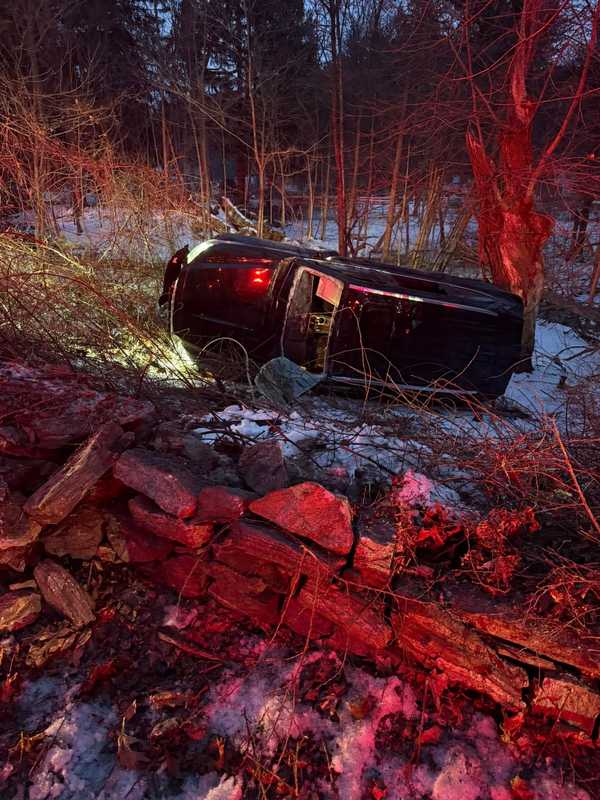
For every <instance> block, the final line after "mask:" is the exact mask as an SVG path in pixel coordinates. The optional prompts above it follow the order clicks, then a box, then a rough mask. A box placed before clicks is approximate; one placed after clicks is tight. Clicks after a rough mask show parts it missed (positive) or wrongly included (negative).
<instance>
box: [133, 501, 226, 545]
mask: <svg viewBox="0 0 600 800" xmlns="http://www.w3.org/2000/svg"><path fill="white" fill-rule="evenodd" d="M128 506H129V512H130V514H131V516H132V517H133V519H134V520H135V522H136V523H137V524H138V525H139V526H140V528H142V529H144V530H146V531H149V532H150V533H152V534H154V535H155V536H159V537H161V538H163V539H171V540H172V541H174V542H179V543H180V544H184V545H186V546H187V547H192V548H197V547H202V546H204V545H205V544H207V543H208V542H209V541H210V539H211V537H212V534H213V530H214V526H213V525H212V523H210V522H198V521H196V519H195V518H193V517H192V518H191V519H180V518H179V517H173V516H171V515H170V514H167V513H166V512H165V511H163V510H162V509H161V508H159V507H158V506H157V505H156V503H154V502H153V501H152V500H150V499H148V498H147V497H144V496H143V495H138V496H137V497H134V498H132V499H131V500H130V501H129V503H128Z"/></svg>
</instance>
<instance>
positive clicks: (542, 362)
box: [505, 320, 600, 414]
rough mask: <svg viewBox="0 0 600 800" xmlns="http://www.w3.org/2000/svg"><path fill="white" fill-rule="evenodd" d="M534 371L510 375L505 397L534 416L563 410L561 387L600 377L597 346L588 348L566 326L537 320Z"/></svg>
mask: <svg viewBox="0 0 600 800" xmlns="http://www.w3.org/2000/svg"><path fill="white" fill-rule="evenodd" d="M533 365H534V371H533V372H532V373H523V374H519V375H513V376H512V378H511V380H510V384H509V386H508V389H507V391H506V394H505V396H506V397H507V398H509V399H511V400H515V401H516V402H518V403H519V404H520V405H522V406H524V407H525V408H527V409H529V410H530V411H532V412H534V413H542V412H545V413H547V414H556V413H558V412H559V411H560V410H561V409H563V408H564V404H565V393H564V391H563V388H562V387H563V385H564V386H567V387H569V386H573V385H574V384H576V383H577V382H578V381H579V380H581V379H585V378H590V377H591V376H594V375H600V344H599V345H596V346H595V347H594V346H591V345H590V344H589V343H588V342H586V341H585V340H584V339H582V338H581V337H580V336H579V335H578V334H577V333H575V331H573V330H572V329H571V328H568V327H567V326H566V325H560V324H559V323H556V322H546V321H545V320H539V321H538V324H537V329H536V341H535V353H534V359H533Z"/></svg>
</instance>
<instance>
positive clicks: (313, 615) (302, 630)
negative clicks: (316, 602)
mask: <svg viewBox="0 0 600 800" xmlns="http://www.w3.org/2000/svg"><path fill="white" fill-rule="evenodd" d="M281 622H282V624H284V625H286V626H287V627H288V628H290V630H292V631H294V633H297V634H298V635H299V636H303V637H304V638H306V639H308V640H315V639H328V638H329V637H331V636H333V634H334V632H335V625H334V624H333V622H331V620H329V619H326V618H325V617H324V616H322V615H321V614H319V613H318V612H316V611H315V610H314V608H308V607H307V606H304V605H302V603H299V602H298V600H297V599H296V598H295V597H290V598H289V600H286V602H285V603H284V607H283V610H282V612H281Z"/></svg>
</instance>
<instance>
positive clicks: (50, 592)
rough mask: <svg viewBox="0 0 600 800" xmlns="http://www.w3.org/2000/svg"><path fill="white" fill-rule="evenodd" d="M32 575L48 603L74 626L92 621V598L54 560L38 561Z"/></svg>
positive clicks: (77, 626) (79, 626)
mask: <svg viewBox="0 0 600 800" xmlns="http://www.w3.org/2000/svg"><path fill="white" fill-rule="evenodd" d="M33 576H34V578H35V580H36V582H37V585H38V586H39V587H40V592H41V593H42V596H43V598H44V600H45V601H46V602H47V603H48V605H49V606H52V608H53V609H54V610H55V611H58V613H59V614H62V616H63V617H67V619H69V620H70V621H71V622H72V623H73V625H74V626H75V627H76V628H82V627H83V626H84V625H88V624H89V623H90V622H93V621H94V618H95V617H94V612H93V610H92V608H93V603H92V598H91V597H90V596H89V594H88V593H87V592H86V591H85V589H83V588H82V587H81V586H80V585H79V584H78V583H77V581H76V580H75V578H74V577H73V576H72V575H71V573H70V572H69V571H68V570H66V569H65V568H64V567H62V566H61V565H60V564H57V563H56V561H51V560H50V559H47V560H46V561H40V563H39V564H38V565H37V566H36V567H35V569H34V570H33Z"/></svg>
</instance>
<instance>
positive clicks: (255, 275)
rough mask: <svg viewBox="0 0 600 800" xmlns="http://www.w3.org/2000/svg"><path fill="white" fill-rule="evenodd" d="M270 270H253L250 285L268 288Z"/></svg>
mask: <svg viewBox="0 0 600 800" xmlns="http://www.w3.org/2000/svg"><path fill="white" fill-rule="evenodd" d="M270 272H271V270H270V269H253V270H252V275H251V280H250V283H252V284H254V285H257V286H268V285H269V283H270V279H271V276H270Z"/></svg>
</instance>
